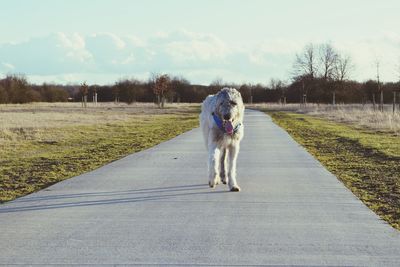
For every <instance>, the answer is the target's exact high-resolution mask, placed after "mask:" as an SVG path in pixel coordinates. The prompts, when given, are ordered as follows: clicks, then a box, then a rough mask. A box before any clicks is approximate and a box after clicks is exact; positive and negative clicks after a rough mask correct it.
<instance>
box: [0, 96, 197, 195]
mask: <svg viewBox="0 0 400 267" xmlns="http://www.w3.org/2000/svg"><path fill="white" fill-rule="evenodd" d="M198 113H199V105H193V104H169V105H167V107H166V108H165V109H159V108H157V107H156V106H155V105H154V104H152V103H140V104H139V103H138V104H132V105H127V104H118V105H116V104H114V103H99V104H98V106H97V107H94V106H92V105H91V103H90V104H89V107H88V108H86V109H84V108H81V104H80V103H34V104H22V105H14V104H13V105H0V121H1V124H0V147H1V150H0V202H2V201H8V200H12V199H14V198H16V197H19V196H22V195H25V194H28V193H31V192H33V191H36V190H39V189H41V188H44V187H46V186H48V185H51V184H54V183H56V182H58V181H61V180H64V179H67V178H69V177H72V176H75V175H78V174H81V173H83V172H87V171H90V170H93V169H95V168H98V167H100V166H102V165H104V164H106V163H108V162H111V161H114V160H116V159H119V158H121V157H123V156H125V155H127V154H130V153H133V152H137V151H140V150H143V149H145V148H148V147H151V146H154V145H155V144H158V143H160V142H162V141H165V140H168V139H170V138H172V137H174V136H176V135H178V134H181V133H183V132H185V131H187V130H190V129H192V128H193V127H195V126H197V125H198Z"/></svg>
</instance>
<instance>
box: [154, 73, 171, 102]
mask: <svg viewBox="0 0 400 267" xmlns="http://www.w3.org/2000/svg"><path fill="white" fill-rule="evenodd" d="M170 83H171V79H170V77H169V76H168V75H167V74H163V75H159V76H158V77H157V78H156V79H155V83H154V88H153V91H154V93H155V94H156V96H157V103H158V106H159V107H160V108H164V104H165V95H166V93H167V92H168V90H169V89H170V88H171V86H170Z"/></svg>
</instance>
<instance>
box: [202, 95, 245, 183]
mask: <svg viewBox="0 0 400 267" xmlns="http://www.w3.org/2000/svg"><path fill="white" fill-rule="evenodd" d="M243 115H244V105H243V100H242V97H241V95H240V93H239V92H238V91H237V90H236V89H234V88H223V89H222V90H221V91H219V92H218V93H217V94H215V95H209V96H208V97H207V98H206V99H205V100H204V101H203V104H202V106H201V114H200V127H201V129H202V131H203V135H204V141H205V144H206V147H207V150H208V184H209V185H210V187H211V188H214V187H215V186H216V185H217V184H219V183H220V182H221V181H222V182H223V183H224V184H226V183H228V185H229V188H230V190H231V191H240V187H239V185H238V184H237V181H236V160H237V156H238V154H239V149H240V141H241V140H242V138H243V134H244V130H243ZM214 117H215V118H214ZM218 123H219V125H218Z"/></svg>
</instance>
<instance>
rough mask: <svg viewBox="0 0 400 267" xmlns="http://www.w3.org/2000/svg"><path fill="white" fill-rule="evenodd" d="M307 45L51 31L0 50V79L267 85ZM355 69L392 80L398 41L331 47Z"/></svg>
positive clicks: (360, 75)
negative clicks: (169, 77)
mask: <svg viewBox="0 0 400 267" xmlns="http://www.w3.org/2000/svg"><path fill="white" fill-rule="evenodd" d="M305 44H306V42H304V41H302V42H300V41H295V40H285V39H273V40H265V41H263V42H260V43H255V44H244V45H242V46H239V45H237V44H232V43H227V42H225V41H224V40H222V39H221V38H219V37H217V36H214V35H211V34H199V33H193V32H189V31H185V30H180V31H173V32H162V33H157V34H155V35H153V36H152V37H150V38H147V39H141V38H139V37H137V36H134V35H124V36H118V35H115V34H113V33H104V32H103V33H96V34H92V35H88V36H83V35H80V34H78V33H72V34H67V33H62V32H59V33H55V34H51V35H48V36H44V37H40V38H32V39H29V40H28V41H25V42H20V43H5V44H0V62H1V64H0V75H1V74H3V75H4V74H5V73H8V72H11V71H12V72H17V73H25V74H26V75H27V76H28V77H32V79H34V80H35V81H40V77H43V80H46V81H49V80H50V79H55V80H54V81H58V82H63V83H66V82H72V81H74V79H76V80H75V81H76V82H80V81H81V80H82V79H84V77H90V79H89V78H87V80H88V81H89V80H91V81H93V82H95V81H96V79H97V80H98V81H101V83H112V82H114V80H109V81H108V82H106V81H105V80H106V78H108V79H111V78H113V77H121V76H132V75H135V76H140V75H145V74H146V73H151V72H166V73H170V74H173V75H183V76H186V77H187V78H188V79H191V80H192V81H193V82H199V83H203V84H204V83H207V82H210V81H212V80H213V79H214V78H215V77H222V78H223V79H224V80H226V81H234V82H243V81H249V82H264V83H265V82H267V81H268V80H269V79H270V78H280V79H287V78H289V77H288V75H289V72H290V69H291V67H292V63H293V60H294V55H295V53H296V52H299V51H301V49H302V48H303V46H304V45H305ZM333 45H334V46H336V47H337V48H338V49H339V50H341V51H342V52H344V53H348V54H349V55H350V56H351V57H352V58H353V62H354V64H355V65H356V70H355V71H354V75H353V77H354V78H356V79H359V80H365V79H367V78H374V77H375V68H374V60H375V58H376V57H379V58H380V61H381V76H382V78H383V80H393V79H395V78H394V77H397V76H396V74H395V73H394V72H395V65H396V64H398V61H397V59H398V56H399V55H400V35H399V34H397V33H395V32H383V33H381V34H380V35H379V36H378V37H376V38H373V39H364V40H358V41H341V42H337V43H333Z"/></svg>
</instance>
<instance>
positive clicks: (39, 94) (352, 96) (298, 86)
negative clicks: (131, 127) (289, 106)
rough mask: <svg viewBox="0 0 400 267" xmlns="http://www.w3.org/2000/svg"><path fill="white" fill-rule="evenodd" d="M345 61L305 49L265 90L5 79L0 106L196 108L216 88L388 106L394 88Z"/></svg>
mask: <svg viewBox="0 0 400 267" xmlns="http://www.w3.org/2000/svg"><path fill="white" fill-rule="evenodd" d="M353 68H354V65H353V64H352V61H351V58H350V57H349V56H348V55H344V54H342V53H340V52H339V51H337V50H336V49H335V48H334V47H333V46H332V45H331V44H329V43H326V44H319V45H315V44H308V45H306V46H305V47H304V49H303V50H302V51H300V52H299V53H297V54H296V57H295V60H294V64H293V67H292V77H291V81H290V82H284V81H281V80H277V79H271V81H270V82H269V83H268V84H260V83H258V84H252V83H244V84H235V83H227V82H223V81H222V79H216V80H214V81H213V82H211V83H210V84H209V85H198V84H192V83H191V82H190V81H189V80H187V79H185V78H184V77H182V76H171V75H167V74H152V75H151V76H150V78H149V79H148V80H146V81H141V80H138V79H135V78H128V79H121V80H119V81H117V82H115V83H114V84H112V85H95V84H93V85H86V83H83V84H80V85H79V84H78V85H57V84H48V83H44V84H42V85H36V84H30V83H29V82H28V81H27V79H26V78H25V77H24V76H21V75H8V76H6V77H5V78H3V79H1V80H0V103H27V102H40V101H41V102H63V101H76V102H80V101H82V99H87V101H89V102H90V101H91V100H92V98H93V97H95V96H96V99H97V101H99V102H110V101H115V102H126V103H133V102H154V103H157V104H158V105H159V106H160V107H163V105H164V103H165V102H187V103H199V102H201V101H203V100H204V98H205V97H206V96H207V95H209V94H215V93H216V92H217V91H219V90H220V89H221V88H222V87H225V86H228V87H234V88H237V89H238V90H239V91H240V93H241V94H242V97H243V100H244V102H245V103H260V102H279V103H283V104H284V103H307V102H312V103H332V104H336V103H374V104H375V102H377V101H378V99H379V100H382V103H383V102H384V103H390V102H391V101H392V91H393V90H396V89H398V88H399V87H400V83H399V82H396V83H394V82H387V83H382V82H380V81H379V69H377V77H378V79H376V80H375V79H371V80H368V81H366V82H357V81H354V80H352V79H351V73H352V70H353Z"/></svg>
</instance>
